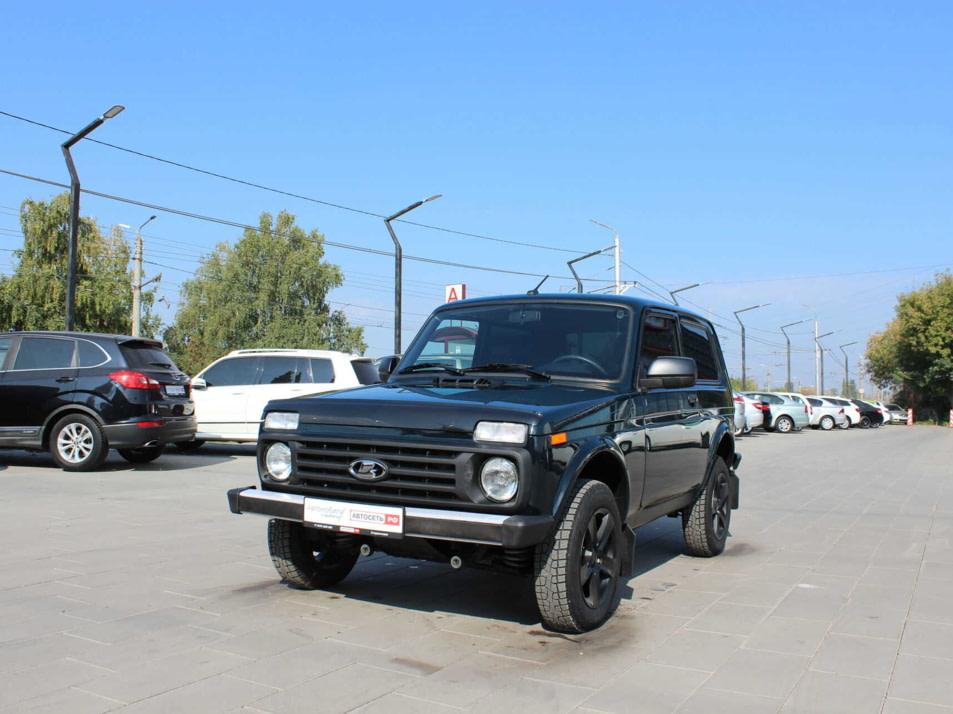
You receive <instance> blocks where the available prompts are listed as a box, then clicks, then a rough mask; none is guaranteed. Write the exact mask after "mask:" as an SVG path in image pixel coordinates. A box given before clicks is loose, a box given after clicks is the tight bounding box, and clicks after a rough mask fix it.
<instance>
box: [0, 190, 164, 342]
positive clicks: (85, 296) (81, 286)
mask: <svg viewBox="0 0 953 714" xmlns="http://www.w3.org/2000/svg"><path fill="white" fill-rule="evenodd" d="M69 211H70V200H69V193H62V194H60V195H58V196H56V197H54V198H53V199H52V200H50V201H34V200H33V199H26V200H25V201H23V203H22V204H21V205H20V227H21V230H22V231H23V247H22V248H20V249H19V250H16V251H14V253H13V259H14V261H15V263H16V267H15V269H14V273H13V275H11V276H10V277H8V278H3V279H0V329H10V328H13V329H17V330H62V329H63V327H64V323H65V320H66V273H67V257H68V249H69ZM77 245H78V251H77V270H76V296H75V300H76V302H75V329H76V330H77V331H80V332H107V333H112V334H129V331H130V329H131V327H132V273H131V271H130V270H129V246H128V245H127V244H126V242H125V241H124V240H123V239H122V234H121V233H113V234H112V235H109V236H104V235H102V233H100V231H99V228H98V227H97V225H96V220H95V219H93V218H83V217H80V222H79V238H78V243H77ZM143 293H144V294H143V306H144V317H143V321H142V326H143V330H142V334H144V335H150V334H154V333H155V331H157V330H158V328H159V327H160V321H159V319H158V318H157V317H155V316H154V315H153V314H152V312H151V306H152V305H153V303H154V299H155V294H154V290H149V291H143Z"/></svg>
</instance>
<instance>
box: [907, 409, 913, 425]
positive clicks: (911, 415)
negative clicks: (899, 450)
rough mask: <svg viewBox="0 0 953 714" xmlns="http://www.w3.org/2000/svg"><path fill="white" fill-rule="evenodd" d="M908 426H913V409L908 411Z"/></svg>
mask: <svg viewBox="0 0 953 714" xmlns="http://www.w3.org/2000/svg"><path fill="white" fill-rule="evenodd" d="M907 426H913V409H907Z"/></svg>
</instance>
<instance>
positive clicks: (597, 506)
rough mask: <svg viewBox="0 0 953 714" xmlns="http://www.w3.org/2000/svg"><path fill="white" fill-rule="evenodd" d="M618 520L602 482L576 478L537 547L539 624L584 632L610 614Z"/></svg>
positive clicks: (617, 564)
mask: <svg viewBox="0 0 953 714" xmlns="http://www.w3.org/2000/svg"><path fill="white" fill-rule="evenodd" d="M623 527H624V526H623V525H622V519H621V518H620V517H619V507H618V505H617V504H616V501H615V497H614V496H613V495H612V491H610V490H609V487H608V486H606V485H605V484H604V483H602V482H601V481H580V482H579V483H578V484H577V485H576V490H575V491H574V492H573V494H572V497H571V499H570V502H569V508H568V509H567V510H566V513H565V515H564V516H563V518H562V520H561V521H560V523H559V526H558V527H557V528H556V530H555V531H554V532H553V534H552V535H551V536H550V537H549V538H548V539H547V540H546V541H544V542H543V543H540V544H539V545H538V546H536V562H535V568H534V575H535V582H534V585H535V589H536V603H537V605H538V606H539V614H540V616H541V617H542V621H543V624H544V625H545V626H546V627H548V628H549V629H551V630H555V631H557V632H576V633H578V632H586V631H587V630H592V629H594V628H596V627H598V626H599V625H601V624H602V623H603V622H605V621H606V619H607V618H608V617H609V615H610V614H611V612H612V609H613V607H614V606H615V596H616V589H617V586H618V582H619V573H620V572H621V569H622V553H623V552H624V550H625V549H624V546H623V542H622V528H623Z"/></svg>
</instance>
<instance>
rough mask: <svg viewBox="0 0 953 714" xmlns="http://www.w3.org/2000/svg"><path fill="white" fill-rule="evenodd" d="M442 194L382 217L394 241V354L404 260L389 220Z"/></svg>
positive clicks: (397, 337)
mask: <svg viewBox="0 0 953 714" xmlns="http://www.w3.org/2000/svg"><path fill="white" fill-rule="evenodd" d="M442 195H443V194H440V193H438V194H437V195H436V196H431V197H430V198H425V199H424V200H422V201H417V203H412V204H411V205H409V206H407V208H404V209H402V210H400V211H397V213H395V214H394V215H393V216H388V217H387V218H385V219H384V225H385V226H387V232H388V233H390V237H391V239H392V240H393V241H394V354H401V352H402V350H401V346H400V315H401V307H400V298H401V291H402V287H401V285H402V282H403V272H402V270H403V262H404V250H403V248H401V247H400V241H399V240H397V234H396V233H394V229H393V228H392V227H391V225H390V222H391V221H393V220H395V219H397V218H400V217H401V216H402V215H404V214H405V213H410V212H411V211H412V210H414V209H415V208H418V207H420V206H422V205H424V204H425V203H428V202H429V201H434V200H436V199H438V198H440V197H441V196H442Z"/></svg>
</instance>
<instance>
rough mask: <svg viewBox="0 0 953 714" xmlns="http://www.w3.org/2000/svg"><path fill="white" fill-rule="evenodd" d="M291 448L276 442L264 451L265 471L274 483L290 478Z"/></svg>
mask: <svg viewBox="0 0 953 714" xmlns="http://www.w3.org/2000/svg"><path fill="white" fill-rule="evenodd" d="M291 466H292V462H291V448H290V447H289V446H288V445H287V444H283V443H282V442H280V441H276V442H275V443H273V444H269V445H268V448H267V449H265V471H266V472H267V474H268V476H270V477H271V478H272V479H274V480H275V481H287V480H288V478H289V477H290V476H291Z"/></svg>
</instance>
